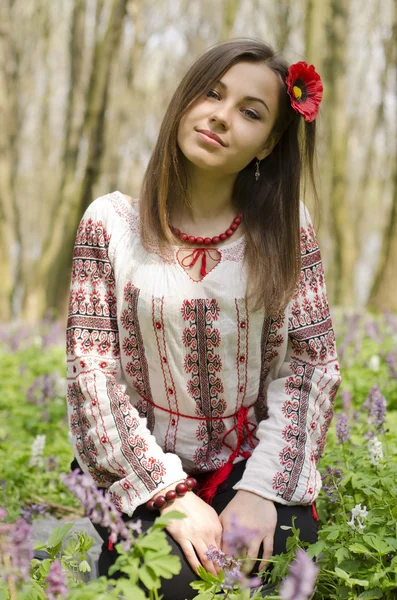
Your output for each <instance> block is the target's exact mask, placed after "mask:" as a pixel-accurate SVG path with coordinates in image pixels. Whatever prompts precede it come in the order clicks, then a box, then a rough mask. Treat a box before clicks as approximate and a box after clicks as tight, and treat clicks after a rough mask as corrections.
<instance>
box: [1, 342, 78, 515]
mask: <svg viewBox="0 0 397 600" xmlns="http://www.w3.org/2000/svg"><path fill="white" fill-rule="evenodd" d="M64 361H65V358H64V350H63V349H62V348H60V347H58V346H51V347H49V348H47V349H46V350H45V352H43V351H42V350H41V349H40V348H37V347H35V346H28V347H27V348H24V349H21V350H18V351H15V352H10V351H7V350H6V349H5V348H2V347H1V346H0V465H1V467H0V480H2V482H3V487H4V488H5V504H6V507H7V512H8V515H9V518H10V520H15V519H16V518H17V517H18V516H19V514H20V510H21V508H22V507H23V506H24V505H26V504H29V503H40V502H49V503H52V504H54V505H55V509H56V507H57V506H58V511H56V510H55V514H59V515H60V516H64V515H65V514H70V511H68V509H70V507H76V510H75V514H76V515H77V514H79V512H81V511H80V509H79V506H78V503H77V501H76V499H75V497H74V496H73V495H72V494H71V493H70V492H69V491H68V490H67V489H66V488H65V486H64V485H63V484H62V482H61V481H60V478H59V473H60V472H67V471H69V469H70V462H71V460H72V458H73V453H72V449H71V446H70V443H69V441H68V428H67V420H66V402H65V394H64V389H62V388H64V380H63V376H64V372H65V366H64ZM48 374H51V376H52V377H53V383H54V384H57V385H54V386H53V387H54V388H58V389H54V392H55V393H54V395H53V396H52V397H50V398H44V399H43V400H42V401H41V402H35V401H32V402H29V401H28V397H27V395H28V390H29V388H31V386H32V385H33V383H34V382H35V380H36V379H37V377H39V376H43V375H48ZM37 435H46V446H45V450H44V468H40V467H37V466H35V467H30V466H29V459H30V453H31V446H32V443H33V441H34V439H35V437H36V436H37ZM5 482H6V483H5ZM3 503H4V502H3ZM62 507H66V508H65V510H63V508H62Z"/></svg>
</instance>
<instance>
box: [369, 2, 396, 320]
mask: <svg viewBox="0 0 397 600" xmlns="http://www.w3.org/2000/svg"><path fill="white" fill-rule="evenodd" d="M391 40H392V43H393V59H392V64H393V65H394V81H395V96H397V0H394V16H393V27H392V35H391ZM396 118H397V111H396ZM396 141H397V140H396ZM392 186H393V188H392V189H393V196H392V205H391V210H390V218H389V222H388V225H387V227H386V231H385V233H384V235H383V243H382V249H381V253H380V258H379V262H378V267H377V269H376V273H375V277H374V281H373V284H372V288H371V293H370V297H369V300H368V306H369V308H371V309H375V310H392V311H396V310H397V143H396V146H395V159H394V168H393V179H392Z"/></svg>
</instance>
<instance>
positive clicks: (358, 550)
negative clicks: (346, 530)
mask: <svg viewBox="0 0 397 600" xmlns="http://www.w3.org/2000/svg"><path fill="white" fill-rule="evenodd" d="M349 550H350V552H354V554H371V550H370V549H369V548H368V546H364V544H361V543H360V542H354V544H350V546H349Z"/></svg>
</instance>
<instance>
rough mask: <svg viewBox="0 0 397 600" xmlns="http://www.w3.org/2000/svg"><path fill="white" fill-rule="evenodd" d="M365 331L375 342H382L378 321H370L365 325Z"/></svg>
mask: <svg viewBox="0 0 397 600" xmlns="http://www.w3.org/2000/svg"><path fill="white" fill-rule="evenodd" d="M365 331H366V334H367V336H368V337H369V338H370V339H371V340H375V341H377V342H381V341H382V336H381V333H380V331H379V325H378V323H376V321H372V320H371V321H370V320H368V321H367V322H366V323H365Z"/></svg>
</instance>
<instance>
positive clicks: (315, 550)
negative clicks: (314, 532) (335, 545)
mask: <svg viewBox="0 0 397 600" xmlns="http://www.w3.org/2000/svg"><path fill="white" fill-rule="evenodd" d="M327 546H328V544H327V543H326V541H325V540H318V542H316V543H315V544H311V545H310V546H309V547H308V549H307V554H308V556H310V558H314V557H315V556H318V555H319V554H320V553H321V552H322V551H323V550H324V549H325V548H326V547H327Z"/></svg>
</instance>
